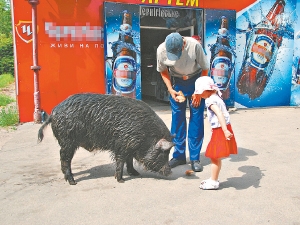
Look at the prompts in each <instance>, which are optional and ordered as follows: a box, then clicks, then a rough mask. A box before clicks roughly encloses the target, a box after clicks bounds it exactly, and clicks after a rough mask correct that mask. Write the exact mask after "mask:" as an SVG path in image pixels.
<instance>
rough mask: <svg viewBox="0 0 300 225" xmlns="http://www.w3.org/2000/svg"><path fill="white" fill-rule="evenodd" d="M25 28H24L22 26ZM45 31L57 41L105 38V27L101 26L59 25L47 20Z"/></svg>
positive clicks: (98, 39)
mask: <svg viewBox="0 0 300 225" xmlns="http://www.w3.org/2000/svg"><path fill="white" fill-rule="evenodd" d="M22 29H24V28H22ZM45 32H46V34H48V36H49V37H50V38H55V40H56V41H62V40H64V41H66V40H70V39H71V41H101V40H102V39H103V28H102V27H101V26H91V25H90V23H86V26H57V25H56V23H53V22H45Z"/></svg>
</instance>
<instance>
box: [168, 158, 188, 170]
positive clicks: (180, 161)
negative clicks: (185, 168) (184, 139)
mask: <svg viewBox="0 0 300 225" xmlns="http://www.w3.org/2000/svg"><path fill="white" fill-rule="evenodd" d="M184 164H186V160H185V159H175V158H172V159H171V160H170V161H169V165H170V167H171V168H174V167H176V166H180V165H184Z"/></svg>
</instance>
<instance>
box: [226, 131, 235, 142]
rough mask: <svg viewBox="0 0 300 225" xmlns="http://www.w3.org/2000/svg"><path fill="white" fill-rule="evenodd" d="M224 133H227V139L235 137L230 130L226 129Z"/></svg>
mask: <svg viewBox="0 0 300 225" xmlns="http://www.w3.org/2000/svg"><path fill="white" fill-rule="evenodd" d="M224 135H225V138H226V140H230V138H232V137H233V134H232V133H231V132H230V131H229V130H225V131H224Z"/></svg>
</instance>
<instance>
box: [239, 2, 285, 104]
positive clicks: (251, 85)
mask: <svg viewBox="0 0 300 225" xmlns="http://www.w3.org/2000/svg"><path fill="white" fill-rule="evenodd" d="M284 7H285V1H284V0H276V2H275V3H274V5H273V6H272V8H271V9H270V11H269V12H268V14H267V16H266V18H265V19H264V20H263V21H262V22H260V23H259V24H257V25H256V27H255V28H254V31H255V32H254V34H253V35H252V38H251V39H250V42H249V45H248V47H247V49H246V51H247V57H246V62H245V63H244V68H243V69H242V72H241V74H240V76H239V77H238V81H237V88H238V91H239V92H240V93H241V94H246V93H247V94H248V95H249V97H250V99H255V98H258V97H259V96H261V94H262V92H263V91H264V89H265V87H266V85H267V82H268V77H269V76H270V75H271V74H267V73H266V70H267V69H268V71H272V70H270V68H268V65H269V62H270V61H271V60H272V59H273V57H276V54H277V50H278V48H279V47H280V46H281V43H282V36H280V35H279V34H277V33H276V30H277V29H278V28H279V25H280V24H279V23H278V18H277V16H278V15H280V14H282V13H283V12H284Z"/></svg>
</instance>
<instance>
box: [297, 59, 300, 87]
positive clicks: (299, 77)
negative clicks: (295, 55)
mask: <svg viewBox="0 0 300 225" xmlns="http://www.w3.org/2000/svg"><path fill="white" fill-rule="evenodd" d="M296 84H300V58H299V60H298V67H297V71H296Z"/></svg>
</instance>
